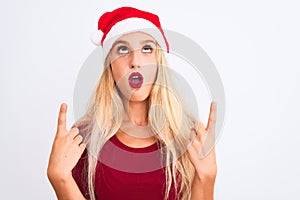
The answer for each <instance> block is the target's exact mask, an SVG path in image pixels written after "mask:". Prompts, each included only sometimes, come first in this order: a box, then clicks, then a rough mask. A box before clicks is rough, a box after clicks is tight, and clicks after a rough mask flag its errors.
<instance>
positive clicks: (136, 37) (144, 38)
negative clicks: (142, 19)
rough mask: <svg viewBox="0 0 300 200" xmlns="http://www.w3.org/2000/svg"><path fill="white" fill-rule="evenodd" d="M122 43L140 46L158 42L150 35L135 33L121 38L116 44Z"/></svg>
mask: <svg viewBox="0 0 300 200" xmlns="http://www.w3.org/2000/svg"><path fill="white" fill-rule="evenodd" d="M120 41H124V42H127V43H129V44H131V45H139V44H142V43H144V42H152V43H154V44H155V43H156V40H155V39H154V38H153V37H152V36H151V35H149V34H147V33H144V32H133V33H127V34H124V35H122V36H121V37H119V38H118V39H117V40H116V41H115V43H118V42H120Z"/></svg>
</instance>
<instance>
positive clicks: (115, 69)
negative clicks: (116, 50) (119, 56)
mask: <svg viewBox="0 0 300 200" xmlns="http://www.w3.org/2000/svg"><path fill="white" fill-rule="evenodd" d="M111 71H112V75H113V78H114V80H115V82H118V81H119V80H120V79H121V78H122V77H123V76H124V75H125V74H126V68H125V67H124V66H123V67H122V65H120V64H119V63H114V64H111Z"/></svg>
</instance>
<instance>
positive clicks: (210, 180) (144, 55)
mask: <svg viewBox="0 0 300 200" xmlns="http://www.w3.org/2000/svg"><path fill="white" fill-rule="evenodd" d="M120 41H121V42H120ZM154 41H155V40H154V39H153V38H152V37H151V36H149V35H147V34H144V33H140V32H137V33H130V34H127V35H123V36H122V37H120V38H119V39H118V40H117V41H116V42H115V45H114V46H113V47H112V51H111V54H110V59H111V69H112V73H113V78H114V80H115V82H116V83H117V85H118V83H119V81H120V80H122V77H123V76H124V75H126V74H130V73H131V71H134V70H138V69H139V68H140V67H141V66H144V65H151V66H152V65H153V64H155V63H156V58H155V48H154V47H155V45H154V44H155V42H154ZM124 46H126V47H124ZM149 46H152V47H153V48H152V50H151V51H150V48H149ZM155 66H156V65H153V70H152V72H155V73H156V70H157V69H156V68H155ZM155 73H154V74H155ZM150 75H153V73H150ZM143 76H144V74H143ZM152 78H153V77H152ZM127 84H128V83H127ZM118 86H119V87H120V88H121V87H122V86H121V85H118ZM151 89H152V84H147V85H145V86H142V87H141V88H139V89H137V90H135V91H133V93H132V95H131V96H130V97H128V98H127V97H126V96H123V97H122V98H123V100H124V103H127V105H128V106H127V112H128V116H129V117H130V120H131V121H132V122H133V123H135V124H136V125H139V126H145V125H147V124H148V119H147V113H148V97H149V95H150V92H151ZM120 90H121V92H122V89H120ZM66 113H67V105H66V104H65V103H63V104H61V107H60V112H59V115H58V125H57V132H56V135H55V139H54V142H53V146H52V151H51V154H50V158H49V164H48V169H47V175H48V178H49V180H50V182H51V184H52V186H53V188H54V190H55V192H56V195H57V197H58V199H60V200H67V199H79V200H80V199H85V198H84V197H83V195H82V194H81V192H80V190H79V188H78V186H77V184H76V182H75V181H74V179H73V177H72V169H73V168H74V167H75V165H76V163H77V162H78V160H79V159H80V157H81V155H82V153H83V151H84V149H85V145H84V144H83V143H81V142H82V137H81V136H80V135H78V133H79V130H78V128H76V127H73V128H71V129H70V130H67V128H66ZM216 115H217V107H216V103H215V102H212V103H211V107H210V114H209V120H208V124H207V125H206V126H204V125H203V124H202V123H201V122H199V123H198V124H197V125H196V126H195V129H194V130H193V131H194V132H195V133H196V136H195V137H194V139H193V141H192V142H191V144H190V145H189V147H188V149H187V151H188V153H189V158H190V160H191V162H192V163H193V165H194V167H195V169H196V173H195V178H194V180H193V184H192V188H191V190H192V198H191V199H192V200H198V199H202V200H212V199H213V198H214V184H215V178H216V174H217V164H216V155H215V149H214V148H213V149H212V150H211V151H210V152H209V153H208V154H207V155H206V156H205V157H204V158H201V159H200V158H199V152H201V153H202V154H203V155H204V154H206V153H207V151H209V150H210V149H209V147H211V146H213V144H214V141H215V138H214V135H215V124H216ZM116 136H117V137H118V139H119V140H120V141H121V142H123V143H124V144H125V145H127V146H130V147H137V148H138V147H146V146H149V145H151V144H153V143H155V142H156V139H155V138H154V137H149V138H139V137H133V136H130V135H128V134H126V133H124V132H123V131H121V130H119V131H117V133H116Z"/></svg>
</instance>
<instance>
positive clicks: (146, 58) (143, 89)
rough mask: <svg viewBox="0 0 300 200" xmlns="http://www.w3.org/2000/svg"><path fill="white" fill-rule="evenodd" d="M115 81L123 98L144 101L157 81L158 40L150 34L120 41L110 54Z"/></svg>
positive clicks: (115, 44)
mask: <svg viewBox="0 0 300 200" xmlns="http://www.w3.org/2000/svg"><path fill="white" fill-rule="evenodd" d="M110 61H111V69H112V74H113V78H114V80H115V82H116V84H117V86H118V88H119V90H120V91H121V93H122V95H123V97H125V98H126V99H127V100H130V101H144V100H145V99H147V97H148V96H149V94H150V92H151V89H152V86H153V83H154V82H155V79H156V73H157V64H156V41H155V39H153V37H151V36H150V35H148V34H146V33H142V32H134V33H129V34H125V35H123V36H121V37H120V38H118V39H117V40H116V41H115V42H114V44H113V46H112V49H111V53H110Z"/></svg>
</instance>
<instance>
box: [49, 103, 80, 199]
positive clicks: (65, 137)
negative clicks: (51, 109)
mask: <svg viewBox="0 0 300 200" xmlns="http://www.w3.org/2000/svg"><path fill="white" fill-rule="evenodd" d="M66 113H67V105H66V104H62V105H61V107H60V112H59V116H58V125H57V132H56V135H55V139H54V142H53V146H52V150H51V154H50V158H49V163H48V169H47V176H48V178H49V180H50V183H51V184H52V186H53V188H54V190H55V193H56V195H57V198H58V199H59V200H71V199H76V200H77V199H78V200H83V199H85V198H84V196H83V195H82V193H81V192H80V189H79V187H78V186H77V184H76V182H75V180H74V178H73V176H72V169H73V168H74V167H75V165H76V163H77V162H78V160H79V159H80V157H81V155H82V153H83V152H84V150H85V145H84V144H83V143H82V136H81V135H79V130H78V128H76V127H73V128H71V129H70V131H67V129H66Z"/></svg>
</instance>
